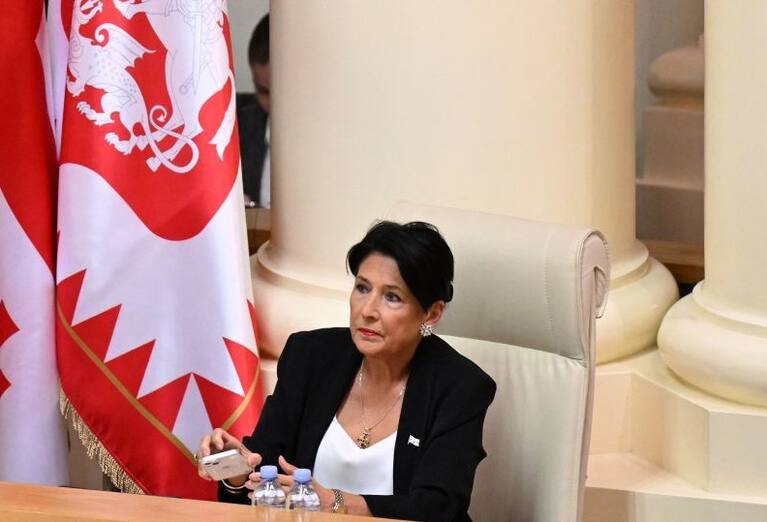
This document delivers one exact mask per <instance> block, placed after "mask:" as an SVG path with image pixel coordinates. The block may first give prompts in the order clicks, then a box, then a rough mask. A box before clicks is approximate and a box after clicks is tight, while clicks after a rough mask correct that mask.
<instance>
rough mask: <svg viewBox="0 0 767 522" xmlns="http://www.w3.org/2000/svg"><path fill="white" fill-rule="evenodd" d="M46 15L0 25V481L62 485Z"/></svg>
mask: <svg viewBox="0 0 767 522" xmlns="http://www.w3.org/2000/svg"><path fill="white" fill-rule="evenodd" d="M44 14H45V13H44V6H43V1H42V0H29V1H25V2H8V3H6V4H4V5H3V7H2V15H0V78H3V83H2V86H0V115H1V116H2V124H0V125H2V126H0V480H11V481H19V482H37V483H43V484H65V483H67V481H68V473H67V465H66V439H65V432H64V425H63V422H62V419H61V415H60V414H59V412H58V404H59V400H58V399H59V385H58V377H57V373H56V352H55V346H54V324H55V319H54V279H53V267H54V263H55V262H54V251H55V246H54V242H55V225H54V216H55V200H56V171H57V168H56V151H55V148H54V141H53V130H52V128H51V121H50V119H49V116H48V109H47V103H46V98H47V97H46V92H47V90H46V84H45V72H44V71H45V68H46V64H47V60H46V58H45V56H46V52H45V47H46V46H45V21H44Z"/></svg>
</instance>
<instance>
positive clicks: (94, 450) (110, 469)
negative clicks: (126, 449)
mask: <svg viewBox="0 0 767 522" xmlns="http://www.w3.org/2000/svg"><path fill="white" fill-rule="evenodd" d="M59 409H60V410H61V414H62V415H63V416H64V418H65V419H68V420H69V422H71V423H72V427H73V428H74V429H75V431H76V432H77V435H78V436H79V437H80V441H81V442H82V443H83V446H85V452H86V454H87V455H88V458H90V459H93V458H94V457H95V458H96V459H97V461H98V463H99V467H100V468H101V471H102V472H104V474H105V475H106V476H108V477H109V479H110V480H111V481H112V484H114V486H115V487H116V488H117V489H119V490H120V491H122V492H123V493H133V494H134V495H143V494H144V492H143V491H142V490H141V488H140V487H138V486H137V485H136V483H135V482H134V481H133V479H132V478H130V476H129V475H128V474H127V473H126V472H125V470H124V469H123V468H122V467H121V466H120V465H119V464H118V463H117V461H116V460H115V459H114V457H113V456H112V455H111V454H110V453H109V451H107V449H106V448H105V447H104V445H103V444H101V441H100V440H99V439H98V437H96V435H94V434H93V432H92V431H91V430H90V428H88V426H87V425H86V424H85V421H83V419H82V417H80V414H79V413H77V410H75V407H74V406H72V403H71V402H69V399H68V398H67V396H66V395H65V394H64V390H59Z"/></svg>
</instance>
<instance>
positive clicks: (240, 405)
mask: <svg viewBox="0 0 767 522" xmlns="http://www.w3.org/2000/svg"><path fill="white" fill-rule="evenodd" d="M60 13H61V18H62V20H61V24H62V26H63V27H64V28H65V32H66V33H67V34H68V47H69V55H68V64H67V68H66V74H67V78H66V82H65V96H64V99H63V128H62V143H61V166H60V171H59V176H60V177H59V208H58V217H59V220H58V224H59V243H58V260H57V261H58V265H57V267H58V268H57V348H58V359H59V370H60V373H61V382H62V389H63V393H64V394H65V401H64V403H65V414H66V415H67V416H71V417H72V418H73V419H74V425H75V427H76V429H77V430H78V432H79V434H80V437H81V439H82V440H83V441H84V442H85V444H86V446H87V448H88V449H89V451H91V452H94V453H96V454H97V456H98V459H99V462H100V463H102V467H103V468H104V469H105V471H106V472H107V473H108V474H109V475H110V476H111V478H112V480H113V481H114V482H115V484H116V485H117V486H118V487H120V488H121V489H122V490H124V491H132V492H145V493H151V494H159V495H170V496H181V497H192V498H213V497H214V496H215V487H214V485H213V484H212V483H210V482H206V481H204V480H202V479H199V478H198V476H197V473H196V464H195V461H194V458H193V455H194V452H195V450H196V448H197V445H198V443H199V441H200V438H201V437H202V436H203V435H204V434H206V433H208V432H209V431H210V430H211V429H212V428H213V427H218V426H220V427H224V428H226V429H227V430H229V431H230V432H231V433H233V434H236V435H238V436H242V435H244V434H246V433H248V432H250V431H251V430H252V429H253V426H254V425H255V423H256V420H257V418H258V415H259V412H260V407H261V402H262V401H261V390H260V387H259V379H258V374H259V361H258V355H257V350H256V340H255V331H254V330H255V321H254V310H253V304H252V296H251V283H250V274H249V268H248V255H247V244H246V232H245V219H244V204H243V194H242V181H241V178H240V175H239V147H238V138H237V129H236V125H235V112H234V99H235V90H234V78H233V73H232V60H231V49H230V46H229V20H228V16H227V9H226V2H225V1H224V0H144V1H138V2H136V1H133V0H62V5H61V9H60Z"/></svg>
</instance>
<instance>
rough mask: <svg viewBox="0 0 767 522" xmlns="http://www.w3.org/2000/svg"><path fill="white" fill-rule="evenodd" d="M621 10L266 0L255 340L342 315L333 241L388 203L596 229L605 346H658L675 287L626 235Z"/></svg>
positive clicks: (627, 89) (626, 20)
mask: <svg viewBox="0 0 767 522" xmlns="http://www.w3.org/2000/svg"><path fill="white" fill-rule="evenodd" d="M633 14H634V5H633V1H628V0H627V1H615V0H568V1H567V2H562V1H561V0H535V1H533V0H526V1H514V2H508V1H496V2H480V3H476V2H466V1H464V0H422V1H419V2H412V1H410V0H389V1H387V2H360V1H358V0H333V1H332V2H328V1H325V0H280V1H279V2H274V3H273V5H272V17H271V23H272V33H271V34H272V46H271V50H272V60H271V63H272V82H273V89H272V91H273V121H272V144H273V148H272V168H273V176H274V179H273V182H272V187H273V198H272V208H273V211H272V241H271V242H270V243H269V244H268V245H267V246H266V247H264V248H262V249H261V250H260V251H259V253H258V255H257V256H256V258H255V259H254V261H253V263H254V269H255V276H254V277H255V280H254V283H255V299H256V306H257V309H258V314H259V322H260V326H261V337H262V341H261V346H262V349H263V350H264V351H265V352H267V353H269V354H272V355H277V354H279V352H280V350H281V348H282V344H283V343H284V341H285V338H286V336H287V335H288V333H289V332H291V331H294V330H296V329H300V328H310V327H315V326H326V325H329V324H345V323H346V322H347V320H348V319H347V314H348V312H347V304H346V299H347V297H346V296H347V295H348V291H349V289H350V279H349V278H348V276H347V275H346V274H345V272H344V255H345V252H346V250H347V249H348V247H349V246H350V245H351V244H352V243H353V242H355V241H356V240H358V239H359V238H361V237H362V235H363V233H364V232H365V230H366V229H367V228H368V226H369V225H370V224H371V223H372V222H373V220H374V219H376V218H377V217H379V216H382V215H384V214H385V213H386V210H387V209H388V208H389V207H391V205H392V204H393V203H394V202H396V201H398V200H409V201H413V202H419V203H426V204H432V205H441V206H448V207H457V208H463V209H469V210H481V211H486V212H492V213H498V214H505V215H514V216H519V217H524V218H530V219H537V220H545V221H555V222H562V223H570V224H577V225H584V226H594V227H597V228H599V229H601V230H602V231H603V232H605V233H606V235H607V238H608V241H609V243H610V250H611V255H612V263H613V274H614V276H613V281H612V285H613V290H612V293H611V296H610V300H609V304H608V311H607V313H606V316H605V318H604V319H602V320H601V322H600V324H599V341H598V350H599V353H600V358H601V359H602V360H606V359H611V358H615V357H618V356H621V355H625V354H629V353H632V352H635V351H637V350H640V349H642V348H644V347H646V346H649V345H652V344H653V343H654V342H655V336H656V332H657V328H658V325H659V324H660V320H661V318H662V316H663V314H664V313H665V311H666V310H667V308H668V306H670V304H671V303H672V302H673V301H674V300H675V298H676V287H675V285H674V282H673V280H672V278H671V276H670V274H668V272H667V271H666V270H665V268H663V267H662V266H661V265H659V264H658V263H657V262H655V261H654V260H652V259H650V258H648V255H647V250H646V249H645V248H644V247H643V246H642V245H641V244H640V243H639V242H638V241H637V240H636V238H635V233H634V224H635V218H634V130H633V129H634V126H633V75H634V67H633V63H634V57H633V45H634V42H633V23H634V21H633ZM477 233H481V231H477ZM487 240H488V241H493V238H492V237H488V238H487ZM459 262H460V260H459ZM488 277H492V274H488Z"/></svg>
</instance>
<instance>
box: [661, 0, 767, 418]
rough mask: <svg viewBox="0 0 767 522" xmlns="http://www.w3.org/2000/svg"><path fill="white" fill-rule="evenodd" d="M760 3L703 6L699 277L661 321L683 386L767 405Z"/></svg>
mask: <svg viewBox="0 0 767 522" xmlns="http://www.w3.org/2000/svg"><path fill="white" fill-rule="evenodd" d="M765 21H767V2H763V1H762V0H744V1H740V2H725V1H721V0H715V1H707V2H706V49H705V52H706V115H705V126H706V152H705V154H706V158H705V162H706V181H705V188H706V190H705V210H706V212H705V266H706V279H705V280H704V281H702V282H701V283H699V284H698V285H697V286H696V287H695V290H694V291H693V293H692V295H691V296H688V297H686V298H685V299H683V300H681V301H679V302H678V303H677V304H676V305H675V306H674V307H673V308H672V309H671V310H670V311H669V313H668V315H667V316H666V318H665V319H664V320H663V324H662V327H661V331H660V333H659V338H658V343H659V346H660V349H661V353H662V355H663V358H664V360H665V361H666V363H667V364H668V365H669V366H670V367H671V368H672V369H673V370H674V371H675V372H676V373H677V374H679V375H680V376H681V377H682V378H683V379H685V380H687V381H689V382H691V383H692V384H694V385H696V386H699V387H701V388H704V389H706V390H709V391H711V392H713V393H715V394H718V395H721V396H723V397H727V398H729V399H733V400H736V401H741V402H747V403H753V404H759V405H764V406H767V235H765V231H764V230H765V223H767V204H766V202H767V176H765V170H766V169H767V147H765V136H767V104H765V92H767V66H766V65H765V58H767V32H765V30H764V24H765Z"/></svg>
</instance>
